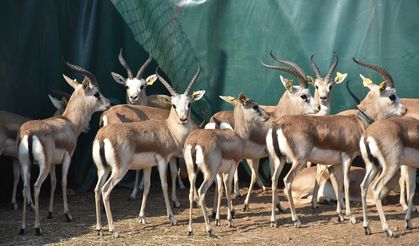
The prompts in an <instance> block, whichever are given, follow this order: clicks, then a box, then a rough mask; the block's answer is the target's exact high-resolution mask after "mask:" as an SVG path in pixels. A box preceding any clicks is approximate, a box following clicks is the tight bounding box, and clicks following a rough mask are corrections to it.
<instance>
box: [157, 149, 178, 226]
mask: <svg viewBox="0 0 419 246" xmlns="http://www.w3.org/2000/svg"><path fill="white" fill-rule="evenodd" d="M157 161H158V165H157V168H158V170H159V175H160V182H161V188H162V190H163V197H164V203H165V204H166V211H167V216H168V217H169V220H170V224H172V225H176V223H177V221H176V218H175V216H174V214H173V212H172V207H171V206H170V202H169V196H168V193H167V176H166V175H167V161H166V160H165V159H164V158H161V157H159V156H158V157H157Z"/></svg>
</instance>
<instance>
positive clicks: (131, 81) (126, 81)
mask: <svg viewBox="0 0 419 246" xmlns="http://www.w3.org/2000/svg"><path fill="white" fill-rule="evenodd" d="M118 60H119V62H120V63H121V65H122V66H123V67H124V68H125V69H126V70H127V75H128V77H127V78H125V77H123V76H122V75H120V74H117V73H114V72H112V77H113V79H114V80H115V81H116V82H117V83H119V84H121V85H123V86H125V88H126V90H127V93H126V101H127V104H134V105H143V106H150V107H154V108H162V109H167V110H169V109H170V107H171V105H170V103H167V101H169V100H161V97H166V96H165V95H148V96H147V95H146V87H147V86H150V85H152V84H153V83H154V82H155V81H156V79H155V77H156V76H154V75H152V76H149V77H148V78H147V79H144V78H142V76H143V74H144V72H145V69H146V68H147V66H148V65H150V63H151V61H152V57H151V55H149V57H148V59H147V60H146V62H145V63H144V64H143V65H142V66H141V67H140V69H139V70H138V72H137V75H136V76H135V77H133V75H132V71H131V69H130V68H129V66H128V64H127V62H126V61H125V59H124V57H123V56H122V49H121V50H120V51H119V56H118ZM169 102H170V101H169ZM156 115H161V114H156ZM167 116H168V112H167ZM167 116H166V114H163V116H162V117H158V118H155V117H153V118H152V119H158V120H160V119H161V120H164V119H167ZM111 119H115V120H114V121H107V122H106V123H107V124H108V123H119V122H121V120H119V119H117V118H114V117H113V118H112V117H111ZM172 162H173V164H172V166H173V165H176V160H173V161H172ZM173 168H176V166H173ZM172 173H173V172H172ZM139 174H140V171H138V170H136V171H135V182H134V188H133V189H132V192H131V195H130V199H131V200H135V199H136V198H137V194H138V190H141V189H142V187H143V185H144V179H141V181H140V182H139ZM172 178H173V177H172ZM175 178H176V177H175ZM175 184H176V183H175ZM179 184H180V185H181V188H184V187H185V186H184V185H183V183H182V180H181V179H180V178H179ZM177 203H178V202H177ZM177 206H179V204H177Z"/></svg>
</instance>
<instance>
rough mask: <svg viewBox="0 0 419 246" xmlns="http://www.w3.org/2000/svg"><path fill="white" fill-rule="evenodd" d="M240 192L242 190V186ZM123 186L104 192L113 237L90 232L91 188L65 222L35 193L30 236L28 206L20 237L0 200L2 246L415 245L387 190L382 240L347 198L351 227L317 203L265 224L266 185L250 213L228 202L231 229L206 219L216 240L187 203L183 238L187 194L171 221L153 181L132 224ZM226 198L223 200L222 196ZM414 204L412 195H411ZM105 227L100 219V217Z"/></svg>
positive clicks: (72, 200)
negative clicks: (296, 222) (37, 206)
mask: <svg viewBox="0 0 419 246" xmlns="http://www.w3.org/2000/svg"><path fill="white" fill-rule="evenodd" d="M241 192H242V195H243V194H245V192H246V189H245V188H242V190H241ZM129 193H130V190H128V189H123V188H119V189H115V190H114V192H113V194H112V195H111V205H112V210H113V213H114V220H115V221H116V223H115V226H116V228H117V230H118V232H119V234H120V236H119V238H117V239H112V237H111V235H110V233H109V232H108V231H105V233H104V236H102V237H100V236H98V235H97V233H96V231H95V230H94V228H95V223H96V217H95V208H94V194H93V192H89V193H83V194H76V195H73V196H70V197H69V207H70V211H71V214H72V216H73V221H72V222H65V217H64V215H63V214H62V210H63V206H62V198H61V194H56V198H55V201H56V202H55V205H54V209H55V210H54V218H52V219H47V214H48V197H42V198H41V218H42V220H41V223H42V226H43V231H44V233H43V235H42V236H36V235H35V231H34V230H33V224H34V214H33V212H28V218H27V229H26V234H25V235H23V236H22V235H18V231H19V229H18V228H19V225H20V220H21V213H22V212H21V208H19V210H17V211H13V210H11V208H10V205H9V204H7V203H2V204H0V218H1V219H0V244H1V245H9V244H14V245H34V244H35V245H38V244H65V245H69V244H71V245H74V244H77V245H97V244H99V245H106V244H116V245H125V244H129V245H132V244H141V245H156V244H158V245H168V244H170V245H173V244H175V245H179V244H181V245H192V244H193V245H195V244H199V245H203V244H205V245H209V244H211V245H218V244H221V245H231V244H244V245H255V244H261V245H268V244H269V245H271V244H298V245H302V244H310V245H311V244H328V245H331V244H334V245H335V244H336V243H337V244H340V245H342V244H346V245H348V244H356V245H359V244H362V245H364V244H373V245H383V244H397V245H417V244H418V243H419V229H418V224H419V219H418V218H417V215H416V214H415V215H414V216H413V220H412V224H413V226H414V229H412V230H405V229H404V213H403V212H402V210H401V207H400V206H397V205H395V203H396V201H397V199H398V197H396V196H395V195H394V196H390V197H389V199H388V200H389V204H387V205H385V206H384V209H385V212H386V215H387V219H388V221H389V225H390V227H391V228H392V229H393V232H394V234H395V237H394V238H387V236H386V234H385V233H384V232H383V231H382V229H381V224H380V221H379V218H378V214H377V212H376V209H375V207H370V209H369V215H370V225H371V229H372V231H373V234H372V235H370V236H366V235H365V234H364V230H363V228H362V222H361V220H362V208H361V205H360V204H352V205H353V207H354V214H355V216H356V217H357V220H358V223H357V224H356V225H351V224H349V222H348V221H345V222H343V223H339V222H338V221H337V216H336V214H335V212H334V211H335V206H336V205H335V204H333V203H332V204H324V205H321V206H320V208H319V209H316V210H312V209H311V207H310V206H308V205H307V206H300V207H299V208H298V209H297V212H298V213H299V215H300V216H301V217H300V219H301V222H302V226H301V228H294V226H293V225H292V223H291V218H290V214H289V210H288V209H287V213H286V214H280V215H278V216H277V218H278V224H279V226H278V227H277V228H271V227H270V222H269V217H270V201H271V197H270V194H271V193H270V191H265V192H261V191H260V190H257V191H255V192H254V194H253V199H251V204H250V211H249V212H242V207H243V206H242V203H243V200H244V199H243V198H236V199H235V200H234V205H235V209H236V211H237V215H236V218H235V219H234V222H235V228H228V227H226V224H227V221H226V220H225V219H226V209H225V207H223V208H222V225H221V226H219V227H216V226H215V225H214V221H213V220H211V224H212V226H213V228H214V230H215V232H216V233H217V234H218V235H219V238H210V237H208V235H207V233H206V231H205V229H204V228H205V227H204V222H203V217H202V213H201V210H200V209H198V208H194V235H193V236H188V232H187V224H188V206H189V205H188V204H189V202H188V192H187V191H186V190H182V191H180V193H179V195H178V196H179V199H180V202H181V207H180V208H176V209H174V212H175V214H176V218H177V220H178V224H177V225H176V226H171V225H170V224H169V221H168V219H167V218H166V215H165V214H166V212H165V211H166V210H165V207H164V202H163V199H162V196H161V189H160V187H159V185H157V184H153V185H152V188H151V191H150V196H149V202H148V204H147V209H146V218H147V223H148V224H146V225H142V224H140V223H139V222H138V220H137V218H136V216H137V215H138V212H139V207H140V201H128V199H127V198H128V196H129ZM280 195H281V202H282V205H283V206H284V207H286V208H288V203H287V202H286V200H285V197H284V195H283V193H282V191H281V192H280ZM212 196H213V191H212V190H211V191H210V193H209V194H208V196H207V204H208V205H209V207H211V205H212ZM223 204H225V201H223ZM416 204H418V199H417V198H416ZM209 212H210V211H209ZM102 219H104V224H105V228H107V224H106V218H105V217H104V216H103V217H102Z"/></svg>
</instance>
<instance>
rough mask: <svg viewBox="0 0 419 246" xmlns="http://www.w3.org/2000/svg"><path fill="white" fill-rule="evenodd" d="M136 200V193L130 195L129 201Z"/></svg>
mask: <svg viewBox="0 0 419 246" xmlns="http://www.w3.org/2000/svg"><path fill="white" fill-rule="evenodd" d="M135 200H137V196H135V195H130V196H129V198H128V201H135Z"/></svg>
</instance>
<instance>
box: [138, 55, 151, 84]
mask: <svg viewBox="0 0 419 246" xmlns="http://www.w3.org/2000/svg"><path fill="white" fill-rule="evenodd" d="M152 60H153V57H151V54H148V58H147V60H146V61H145V63H144V64H143V65H142V66H141V67H140V69H139V70H138V72H137V76H135V78H137V79H140V78H141V77H142V76H143V73H144V71H145V69H146V68H147V67H148V65H150V63H151V61H152Z"/></svg>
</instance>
